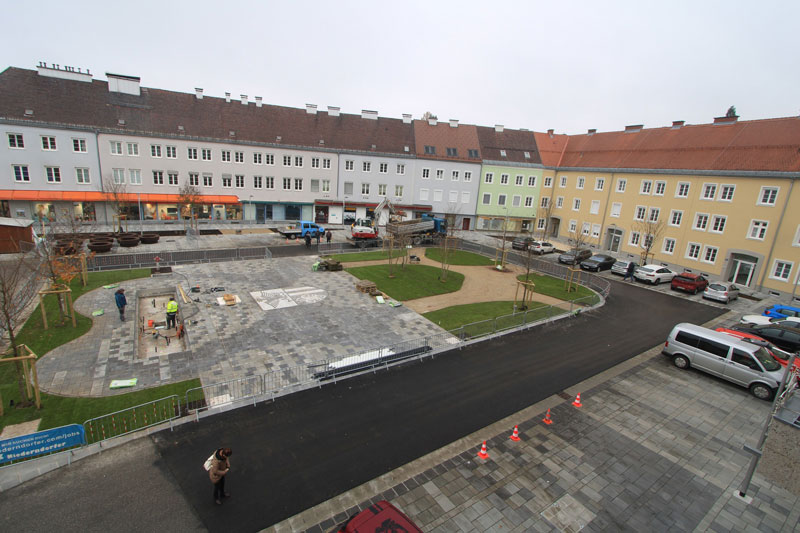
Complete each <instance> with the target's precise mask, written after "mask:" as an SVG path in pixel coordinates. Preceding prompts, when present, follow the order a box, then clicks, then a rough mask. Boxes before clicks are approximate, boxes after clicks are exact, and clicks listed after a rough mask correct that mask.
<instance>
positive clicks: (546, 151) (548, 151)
mask: <svg viewBox="0 0 800 533" xmlns="http://www.w3.org/2000/svg"><path fill="white" fill-rule="evenodd" d="M534 136H535V138H536V146H537V147H538V148H539V156H540V157H541V158H542V163H543V164H544V165H545V166H548V167H557V166H559V163H560V162H561V158H562V157H563V156H564V149H565V148H566V146H567V142H568V141H569V135H563V134H560V135H556V134H552V135H551V134H550V133H539V132H536V133H534Z"/></svg>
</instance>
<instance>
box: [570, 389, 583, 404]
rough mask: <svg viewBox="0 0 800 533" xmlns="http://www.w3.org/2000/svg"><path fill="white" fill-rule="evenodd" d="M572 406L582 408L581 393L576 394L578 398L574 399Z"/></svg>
mask: <svg viewBox="0 0 800 533" xmlns="http://www.w3.org/2000/svg"><path fill="white" fill-rule="evenodd" d="M572 405H574V406H575V407H583V404H582V403H581V393H580V392H579V393H578V396H576V397H575V401H574V402H572Z"/></svg>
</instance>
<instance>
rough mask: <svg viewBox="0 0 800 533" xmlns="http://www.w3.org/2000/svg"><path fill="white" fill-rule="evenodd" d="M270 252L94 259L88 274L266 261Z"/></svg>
mask: <svg viewBox="0 0 800 533" xmlns="http://www.w3.org/2000/svg"><path fill="white" fill-rule="evenodd" d="M271 257H272V252H270V249H269V248H268V247H267V246H255V247H250V248H220V249H213V250H179V251H172V252H141V253H135V254H111V255H95V256H94V257H91V258H90V259H89V260H88V261H87V268H88V270H91V271H100V270H117V269H123V268H143V267H152V266H156V265H159V266H170V265H185V264H192V263H217V262H221V261H244V260H248V259H269V258H271Z"/></svg>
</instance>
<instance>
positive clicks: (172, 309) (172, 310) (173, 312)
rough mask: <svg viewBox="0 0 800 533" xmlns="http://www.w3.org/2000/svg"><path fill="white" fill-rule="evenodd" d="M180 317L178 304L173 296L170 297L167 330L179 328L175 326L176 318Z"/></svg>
mask: <svg viewBox="0 0 800 533" xmlns="http://www.w3.org/2000/svg"><path fill="white" fill-rule="evenodd" d="M177 315H178V302H176V301H175V298H173V297H172V296H170V297H169V302H167V329H169V328H175V327H177V326H176V324H175V317H176V316H177Z"/></svg>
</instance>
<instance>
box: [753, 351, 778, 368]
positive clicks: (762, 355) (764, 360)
mask: <svg viewBox="0 0 800 533" xmlns="http://www.w3.org/2000/svg"><path fill="white" fill-rule="evenodd" d="M753 355H754V356H755V357H756V359H758V362H759V363H761V365H762V366H763V367H764V370H766V371H767V372H774V371H775V370H780V369H781V365H780V364H779V363H778V362H777V361H776V360H775V358H774V357H772V356H771V355H770V354H769V352H768V351H767V350H766V348H759V349H758V350H756V351H755V352H753Z"/></svg>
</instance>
